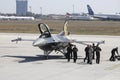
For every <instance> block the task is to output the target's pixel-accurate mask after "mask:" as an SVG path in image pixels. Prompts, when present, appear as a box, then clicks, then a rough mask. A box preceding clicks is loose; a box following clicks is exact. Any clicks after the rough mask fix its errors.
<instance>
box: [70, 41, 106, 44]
mask: <svg viewBox="0 0 120 80" xmlns="http://www.w3.org/2000/svg"><path fill="white" fill-rule="evenodd" d="M72 42H74V43H79V44H83V45H88V44H93V43H94V44H97V45H99V44H105V41H103V40H102V41H77V40H72Z"/></svg>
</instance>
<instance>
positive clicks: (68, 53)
mask: <svg viewBox="0 0 120 80" xmlns="http://www.w3.org/2000/svg"><path fill="white" fill-rule="evenodd" d="M71 54H72V45H71V44H70V43H68V47H67V59H68V62H70V58H71Z"/></svg>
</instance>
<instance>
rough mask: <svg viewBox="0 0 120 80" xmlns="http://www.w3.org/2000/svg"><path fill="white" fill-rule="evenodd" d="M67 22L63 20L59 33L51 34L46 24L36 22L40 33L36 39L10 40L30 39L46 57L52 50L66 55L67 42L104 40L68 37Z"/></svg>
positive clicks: (82, 42) (86, 42)
mask: <svg viewBox="0 0 120 80" xmlns="http://www.w3.org/2000/svg"><path fill="white" fill-rule="evenodd" d="M67 23H68V22H67V21H65V23H64V26H63V30H62V31H61V32H60V33H59V34H51V33H50V29H49V27H48V25H47V24H44V23H40V24H38V28H39V31H40V33H41V35H40V36H39V37H38V38H37V39H35V40H34V39H22V38H17V39H14V40H12V42H15V41H16V42H18V41H32V42H33V43H32V45H33V46H35V47H39V48H40V49H42V50H43V51H44V55H45V56H46V57H48V55H49V54H50V53H51V52H52V51H55V52H56V51H57V52H61V53H63V54H64V55H66V52H65V49H66V48H67V47H68V44H69V43H80V44H84V45H87V44H89V43H97V44H102V43H104V41H77V40H73V39H71V38H70V37H69V32H68V30H67V25H68V24H67Z"/></svg>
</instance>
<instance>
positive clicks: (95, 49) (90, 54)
mask: <svg viewBox="0 0 120 80" xmlns="http://www.w3.org/2000/svg"><path fill="white" fill-rule="evenodd" d="M100 51H101V48H100V47H99V44H97V46H95V44H93V45H87V47H85V58H84V62H85V61H86V60H87V63H88V64H92V60H93V59H95V54H96V63H97V64H99V63H100Z"/></svg>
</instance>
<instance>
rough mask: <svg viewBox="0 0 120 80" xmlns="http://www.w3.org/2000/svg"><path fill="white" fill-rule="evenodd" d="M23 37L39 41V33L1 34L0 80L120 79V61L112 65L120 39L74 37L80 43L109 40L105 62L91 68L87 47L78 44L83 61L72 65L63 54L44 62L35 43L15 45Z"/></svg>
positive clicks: (100, 36) (104, 45) (91, 36)
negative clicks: (19, 37) (86, 54)
mask: <svg viewBox="0 0 120 80" xmlns="http://www.w3.org/2000/svg"><path fill="white" fill-rule="evenodd" d="M18 36H21V37H22V38H29V39H32V38H33V39H35V38H37V37H38V36H39V34H20V33H0V80H120V61H115V62H110V61H109V57H110V52H111V49H112V48H114V47H116V46H118V47H119V51H120V36H102V35H99V36H97V35H72V36H71V37H72V38H75V39H77V40H82V41H83V40H84V41H85V40H93V41H100V40H105V41H106V42H105V44H102V45H100V47H101V48H102V52H101V62H100V64H96V63H95V60H93V64H92V65H89V64H86V63H84V62H83V58H84V48H85V46H84V45H80V44H77V47H78V49H79V52H78V55H79V59H78V60H77V63H73V60H72V59H71V61H70V62H69V63H68V62H67V60H66V59H64V57H62V54H61V53H60V54H55V52H52V54H51V55H50V57H49V60H44V58H43V56H42V55H43V51H42V50H40V49H39V48H37V47H33V46H32V42H18V44H16V43H12V42H11V40H12V39H15V38H17V37H18Z"/></svg>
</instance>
